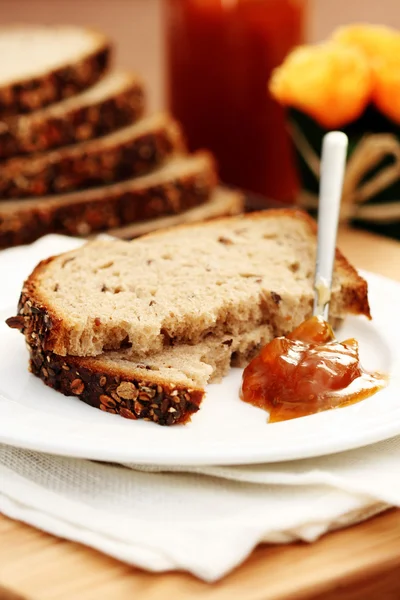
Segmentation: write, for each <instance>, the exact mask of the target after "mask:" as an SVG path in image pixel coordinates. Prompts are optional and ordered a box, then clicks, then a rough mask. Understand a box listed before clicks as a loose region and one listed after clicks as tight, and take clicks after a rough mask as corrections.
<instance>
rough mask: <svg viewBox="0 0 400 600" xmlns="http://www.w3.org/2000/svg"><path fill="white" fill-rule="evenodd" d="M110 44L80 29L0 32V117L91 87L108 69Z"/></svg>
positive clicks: (36, 28) (28, 28) (21, 27)
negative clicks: (0, 57) (0, 59)
mask: <svg viewBox="0 0 400 600" xmlns="http://www.w3.org/2000/svg"><path fill="white" fill-rule="evenodd" d="M110 51H111V44H110V41H109V39H108V38H107V37H106V36H105V35H103V34H101V33H98V32H95V31H92V30H90V29H84V28H81V27H70V26H60V27H46V26H40V25H16V26H7V27H1V28H0V56H2V57H3V58H2V61H1V66H0V118H4V117H7V116H10V115H15V114H18V113H27V112H32V111H35V110H38V109H40V108H42V107H43V106H47V105H48V104H51V103H52V102H58V101H59V100H62V99H63V98H69V97H70V96H73V95H74V94H77V93H78V92H80V91H82V90H84V89H86V88H87V87H89V86H90V85H93V84H94V83H96V81H98V79H99V78H100V77H101V76H102V74H103V73H104V71H105V70H106V68H107V67H108V63H109V58H110Z"/></svg>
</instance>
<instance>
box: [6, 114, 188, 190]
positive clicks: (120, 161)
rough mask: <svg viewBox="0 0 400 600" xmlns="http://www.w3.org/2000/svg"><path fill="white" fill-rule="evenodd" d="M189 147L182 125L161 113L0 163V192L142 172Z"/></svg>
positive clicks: (82, 184) (90, 183)
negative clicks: (84, 138)
mask: <svg viewBox="0 0 400 600" xmlns="http://www.w3.org/2000/svg"><path fill="white" fill-rule="evenodd" d="M184 150H185V143H184V140H183V135H182V131H181V128H180V126H179V125H178V123H177V122H176V121H174V120H173V119H172V118H171V117H170V116H169V115H167V114H164V113H161V114H156V115H152V116H150V117H146V118H144V119H141V120H140V121H138V122H137V123H134V124H133V125H130V126H128V127H124V128H122V129H119V130H117V131H115V132H113V133H110V134H109V135H106V136H103V137H100V138H96V139H94V140H89V141H87V142H82V143H80V144H74V145H72V146H65V147H63V148H59V149H58V150H52V151H50V152H44V153H42V154H36V155H33V156H27V157H17V158H11V159H9V160H7V161H5V162H2V163H1V164H0V196H1V198H2V200H3V201H4V200H6V199H8V198H26V197H28V196H43V195H46V194H59V193H66V192H69V191H73V190H78V189H82V188H87V187H94V186H96V185H102V184H107V183H113V182H115V181H120V180H123V179H128V178H129V177H133V176H136V175H142V174H144V173H147V172H149V171H151V169H154V168H155V167H157V166H158V165H160V164H161V163H162V162H163V161H164V160H165V159H167V158H168V157H170V156H171V155H172V154H174V153H177V152H183V151H184Z"/></svg>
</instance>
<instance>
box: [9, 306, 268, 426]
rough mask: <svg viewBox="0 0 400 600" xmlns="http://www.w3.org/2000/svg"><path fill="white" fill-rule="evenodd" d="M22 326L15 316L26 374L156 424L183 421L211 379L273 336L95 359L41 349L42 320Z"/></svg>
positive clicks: (263, 333) (257, 334)
mask: <svg viewBox="0 0 400 600" xmlns="http://www.w3.org/2000/svg"><path fill="white" fill-rule="evenodd" d="M35 319H36V317H34V318H33V320H32V321H30V322H29V325H28V328H25V327H24V322H25V319H23V318H22V317H19V318H18V317H17V318H16V320H14V322H13V323H12V324H13V326H15V327H17V328H20V329H22V330H23V331H24V333H25V337H26V341H27V342H28V348H29V351H30V370H31V372H32V373H33V374H34V375H36V376H37V377H39V378H40V379H42V381H43V382H44V383H45V384H46V385H48V386H50V387H52V388H54V389H56V390H57V391H60V392H61V393H63V394H65V395H66V396H72V395H74V396H77V397H78V398H79V399H80V400H82V401H83V402H86V403H87V404H90V405H91V406H94V407H97V408H100V409H101V410H103V411H106V412H109V413H113V414H119V415H120V416H122V417H125V418H128V419H145V420H147V421H154V422H156V423H158V424H160V425H174V424H176V423H186V422H187V421H188V420H190V418H191V415H192V414H193V413H195V412H196V411H197V410H198V409H199V406H200V403H201V401H202V399H203V397H204V394H205V386H206V385H207V383H208V382H210V381H219V380H220V379H221V378H222V377H223V376H224V375H225V374H226V373H227V371H228V370H229V367H230V364H231V362H234V364H235V365H237V366H244V365H245V364H247V363H248V361H249V360H251V358H253V356H254V355H255V354H256V352H257V351H258V350H259V349H260V348H261V346H262V345H263V344H264V343H265V342H266V341H267V340H269V339H270V338H271V330H270V327H269V326H268V325H263V326H260V327H257V328H256V329H255V330H254V331H252V332H249V333H247V334H244V335H242V336H239V337H237V338H235V339H234V338H232V337H229V336H224V337H222V338H216V337H215V336H208V337H207V338H206V339H205V340H203V341H202V342H201V343H199V344H197V345H195V346H190V345H187V344H182V345H177V346H173V347H170V348H167V349H165V350H163V351H162V352H159V353H157V354H155V355H152V356H150V357H146V358H140V357H134V356H132V355H131V354H130V353H129V352H128V351H127V350H119V351H110V352H105V353H103V354H102V355H100V356H98V357H86V358H81V357H77V356H66V357H61V356H59V355H57V354H54V353H53V352H49V351H46V350H45V349H44V348H43V345H42V337H41V333H40V327H41V326H40V319H39V321H38V322H35Z"/></svg>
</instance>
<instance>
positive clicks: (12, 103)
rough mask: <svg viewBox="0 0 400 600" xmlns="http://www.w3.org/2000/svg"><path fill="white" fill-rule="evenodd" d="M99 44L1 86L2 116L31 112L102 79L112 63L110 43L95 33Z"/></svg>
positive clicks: (67, 96) (0, 108)
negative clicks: (49, 68)
mask: <svg viewBox="0 0 400 600" xmlns="http://www.w3.org/2000/svg"><path fill="white" fill-rule="evenodd" d="M92 35H93V38H94V39H97V44H95V45H94V46H93V50H92V51H91V52H90V53H88V54H86V56H84V57H82V59H81V60H79V61H77V62H75V63H71V64H69V65H64V66H61V67H59V68H57V69H54V70H52V71H49V72H47V73H45V74H42V75H39V76H37V77H30V78H27V79H24V80H21V81H16V82H13V83H10V84H7V85H3V86H1V87H0V118H5V117H9V116H13V115H17V114H24V113H30V112H33V111H35V110H38V109H40V108H43V107H45V106H47V105H48V104H51V103H53V102H59V101H60V100H63V99H64V98H69V97H70V96H73V95H74V94H78V93H79V92H81V91H83V90H85V89H86V88H88V87H90V86H91V85H93V84H94V83H96V81H98V80H99V79H100V77H101V76H102V74H103V73H104V72H105V71H106V69H107V68H108V66H109V62H110V55H111V44H110V42H109V41H108V40H107V39H106V38H105V37H104V36H103V35H101V34H98V33H96V32H92Z"/></svg>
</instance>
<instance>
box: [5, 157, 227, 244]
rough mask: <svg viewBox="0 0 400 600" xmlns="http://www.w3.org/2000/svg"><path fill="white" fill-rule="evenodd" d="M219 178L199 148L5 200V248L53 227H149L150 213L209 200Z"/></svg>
mask: <svg viewBox="0 0 400 600" xmlns="http://www.w3.org/2000/svg"><path fill="white" fill-rule="evenodd" d="M216 184H217V172H216V165H215V161H214V159H213V157H212V155H211V154H210V153H209V152H197V153H195V154H193V155H191V156H185V155H184V156H176V157H173V158H171V159H170V160H167V161H166V162H165V164H164V165H162V166H161V167H160V168H159V169H156V170H155V171H153V172H152V173H150V174H149V175H144V176H142V177H136V178H132V179H128V180H126V181H124V182H121V183H114V184H112V185H108V186H103V187H99V188H92V189H90V190H82V191H79V192H73V193H70V194H64V195H57V196H44V197H42V198H33V199H24V200H8V201H6V202H0V248H6V247H8V246H13V245H18V244H27V243H30V242H33V241H34V240H36V239H38V238H39V237H40V236H42V235H46V234H48V233H61V234H67V235H89V234H92V233H94V232H99V231H103V230H106V229H109V228H117V227H121V226H123V225H126V224H127V223H129V224H131V223H138V222H143V223H142V227H143V226H145V225H146V224H147V227H148V226H149V223H148V220H149V219H152V220H154V219H155V218H157V217H162V216H164V215H177V214H180V213H182V212H184V211H187V210H189V209H191V208H193V207H194V206H198V205H201V204H203V203H205V202H207V201H208V200H209V199H210V196H211V193H212V191H213V189H214V188H215V186H216ZM211 206H212V207H213V206H214V204H213V202H211ZM219 214H228V213H227V212H224V210H222V212H221V211H220V213H219ZM130 227H131V225H130Z"/></svg>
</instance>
